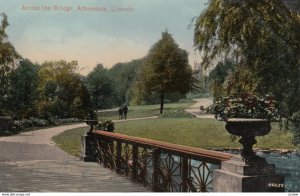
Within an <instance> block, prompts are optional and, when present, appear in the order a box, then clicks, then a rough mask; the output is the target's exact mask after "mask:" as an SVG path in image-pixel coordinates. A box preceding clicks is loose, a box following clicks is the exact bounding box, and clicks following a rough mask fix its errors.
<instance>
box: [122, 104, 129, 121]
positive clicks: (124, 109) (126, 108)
mask: <svg viewBox="0 0 300 196" xmlns="http://www.w3.org/2000/svg"><path fill="white" fill-rule="evenodd" d="M127 113H128V107H127V105H126V104H124V106H123V115H124V119H125V120H126V119H127Z"/></svg>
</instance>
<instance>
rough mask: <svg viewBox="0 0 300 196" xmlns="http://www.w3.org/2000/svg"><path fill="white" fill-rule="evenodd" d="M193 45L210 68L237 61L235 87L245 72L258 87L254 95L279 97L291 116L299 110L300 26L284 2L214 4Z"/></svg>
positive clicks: (203, 17) (203, 16)
mask: <svg viewBox="0 0 300 196" xmlns="http://www.w3.org/2000/svg"><path fill="white" fill-rule="evenodd" d="M194 43H195V46H196V48H198V50H199V51H201V53H202V54H203V65H204V66H205V67H211V66H213V65H214V64H216V63H217V62H218V61H219V60H220V59H221V60H224V59H225V60H226V59H227V58H234V59H235V64H236V71H235V74H236V76H235V77H231V79H232V81H231V83H232V84H235V80H239V81H240V78H241V77H239V76H237V75H238V74H239V73H240V74H242V75H243V77H244V76H247V77H248V79H250V78H252V80H251V82H256V84H253V86H255V89H253V91H254V92H255V93H257V94H260V95H263V94H267V93H269V94H273V95H275V97H276V98H277V100H278V103H280V110H281V113H282V114H283V115H285V116H286V117H291V116H292V115H293V114H294V113H295V112H297V111H299V110H300V100H299V99H297V98H296V97H299V95H300V77H299V76H300V52H299V51H300V22H299V20H298V19H297V17H296V14H293V13H291V12H290V11H289V9H288V8H287V7H286V6H285V4H284V3H282V1H281V0H261V1H257V0H210V3H209V5H208V8H207V9H206V10H205V11H204V12H203V13H202V14H201V15H200V16H199V17H198V18H197V21H196V23H195V30H194ZM245 70H246V71H247V74H244V71H245ZM242 86H243V85H238V86H237V87H239V88H240V87H242ZM231 90H232V89H231Z"/></svg>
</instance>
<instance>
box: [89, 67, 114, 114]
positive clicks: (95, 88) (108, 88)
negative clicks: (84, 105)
mask: <svg viewBox="0 0 300 196" xmlns="http://www.w3.org/2000/svg"><path fill="white" fill-rule="evenodd" d="M107 72H108V70H107V69H106V68H104V67H103V65H102V64H98V65H97V66H96V67H95V68H94V69H93V71H92V72H90V73H89V74H88V76H87V77H86V79H85V84H86V86H87V89H88V91H89V93H90V95H91V102H92V104H93V108H94V109H103V108H110V107H112V106H114V105H115V102H114V99H115V98H116V93H115V89H114V82H113V80H112V79H111V78H109V77H108V74H107Z"/></svg>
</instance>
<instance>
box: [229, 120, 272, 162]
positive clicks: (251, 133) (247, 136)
mask: <svg viewBox="0 0 300 196" xmlns="http://www.w3.org/2000/svg"><path fill="white" fill-rule="evenodd" d="M225 128H226V130H227V131H228V132H229V133H230V134H233V135H236V136H240V137H241V139H240V140H239V143H241V144H242V146H243V148H242V150H241V156H242V157H243V158H244V159H245V161H246V162H249V163H251V162H260V161H264V160H265V159H263V158H261V157H259V156H257V155H255V153H254V152H253V148H252V146H253V145H254V144H256V143H257V141H256V139H255V137H256V136H264V135H267V134H268V133H269V132H270V131H271V122H270V121H268V120H266V119H245V118H231V119H228V120H227V121H226V126H225Z"/></svg>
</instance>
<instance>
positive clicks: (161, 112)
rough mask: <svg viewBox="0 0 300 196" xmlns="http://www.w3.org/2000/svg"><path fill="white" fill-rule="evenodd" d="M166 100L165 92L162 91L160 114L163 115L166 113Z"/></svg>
mask: <svg viewBox="0 0 300 196" xmlns="http://www.w3.org/2000/svg"><path fill="white" fill-rule="evenodd" d="M164 99H165V92H164V91H160V114H163V111H164Z"/></svg>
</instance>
